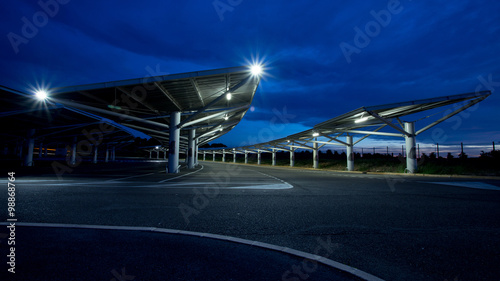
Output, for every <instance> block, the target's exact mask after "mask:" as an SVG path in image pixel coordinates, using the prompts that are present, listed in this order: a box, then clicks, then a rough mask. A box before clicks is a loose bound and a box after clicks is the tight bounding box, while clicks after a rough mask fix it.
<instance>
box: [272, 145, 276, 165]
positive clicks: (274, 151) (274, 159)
mask: <svg viewBox="0 0 500 281" xmlns="http://www.w3.org/2000/svg"><path fill="white" fill-rule="evenodd" d="M272 163H273V164H272V165H273V166H276V149H274V148H273V162H272Z"/></svg>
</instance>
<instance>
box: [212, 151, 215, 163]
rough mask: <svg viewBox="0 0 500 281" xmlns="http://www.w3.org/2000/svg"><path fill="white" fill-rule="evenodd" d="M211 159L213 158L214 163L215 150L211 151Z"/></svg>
mask: <svg viewBox="0 0 500 281" xmlns="http://www.w3.org/2000/svg"><path fill="white" fill-rule="evenodd" d="M212 157H213V159H212V161H214V162H215V150H214V151H212Z"/></svg>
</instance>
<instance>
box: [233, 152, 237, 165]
mask: <svg viewBox="0 0 500 281" xmlns="http://www.w3.org/2000/svg"><path fill="white" fill-rule="evenodd" d="M233 163H236V151H234V150H233Z"/></svg>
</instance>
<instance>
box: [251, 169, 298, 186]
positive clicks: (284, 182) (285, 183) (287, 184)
mask: <svg viewBox="0 0 500 281" xmlns="http://www.w3.org/2000/svg"><path fill="white" fill-rule="evenodd" d="M256 172H257V173H259V174H262V175H264V176H266V177H270V178H272V179H275V180H277V181H280V182H282V183H283V184H284V185H285V186H288V188H293V185H291V184H289V183H287V182H286V181H284V180H282V179H279V178H277V177H274V176H271V175H268V174H264V173H262V172H259V171H256ZM281 189H284V188H281Z"/></svg>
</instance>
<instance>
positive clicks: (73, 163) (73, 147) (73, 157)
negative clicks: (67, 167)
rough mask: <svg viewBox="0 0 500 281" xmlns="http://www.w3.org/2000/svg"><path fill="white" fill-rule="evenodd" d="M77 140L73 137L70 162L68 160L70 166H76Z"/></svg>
mask: <svg viewBox="0 0 500 281" xmlns="http://www.w3.org/2000/svg"><path fill="white" fill-rule="evenodd" d="M77 140H78V139H77V138H76V137H75V138H74V139H73V145H71V160H70V163H71V165H75V164H76V142H77Z"/></svg>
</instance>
